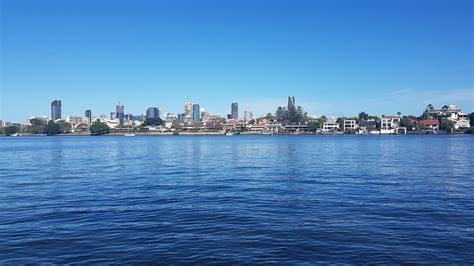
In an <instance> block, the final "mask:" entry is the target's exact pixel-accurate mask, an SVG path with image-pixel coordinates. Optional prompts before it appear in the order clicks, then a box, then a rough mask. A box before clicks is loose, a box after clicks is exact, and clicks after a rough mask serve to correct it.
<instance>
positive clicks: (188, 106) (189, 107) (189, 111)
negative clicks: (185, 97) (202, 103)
mask: <svg viewBox="0 0 474 266" xmlns="http://www.w3.org/2000/svg"><path fill="white" fill-rule="evenodd" d="M184 115H185V116H186V115H189V116H193V104H192V103H184Z"/></svg>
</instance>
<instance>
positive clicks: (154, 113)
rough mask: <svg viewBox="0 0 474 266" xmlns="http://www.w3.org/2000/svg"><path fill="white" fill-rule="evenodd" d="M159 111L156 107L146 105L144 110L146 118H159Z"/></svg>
mask: <svg viewBox="0 0 474 266" xmlns="http://www.w3.org/2000/svg"><path fill="white" fill-rule="evenodd" d="M159 117H160V111H159V110H158V108H156V107H148V109H147V110H146V118H159Z"/></svg>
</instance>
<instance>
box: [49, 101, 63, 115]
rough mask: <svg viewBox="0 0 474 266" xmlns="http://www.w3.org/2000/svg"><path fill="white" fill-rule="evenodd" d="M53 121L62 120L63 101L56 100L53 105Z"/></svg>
mask: <svg viewBox="0 0 474 266" xmlns="http://www.w3.org/2000/svg"><path fill="white" fill-rule="evenodd" d="M51 119H52V120H58V119H61V101H60V100H54V101H53V102H52V103H51Z"/></svg>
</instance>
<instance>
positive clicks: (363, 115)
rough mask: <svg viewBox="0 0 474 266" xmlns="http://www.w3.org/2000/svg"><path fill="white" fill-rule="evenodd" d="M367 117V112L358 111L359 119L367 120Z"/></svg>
mask: <svg viewBox="0 0 474 266" xmlns="http://www.w3.org/2000/svg"><path fill="white" fill-rule="evenodd" d="M368 119H369V114H367V113H366V112H360V113H359V121H361V120H368Z"/></svg>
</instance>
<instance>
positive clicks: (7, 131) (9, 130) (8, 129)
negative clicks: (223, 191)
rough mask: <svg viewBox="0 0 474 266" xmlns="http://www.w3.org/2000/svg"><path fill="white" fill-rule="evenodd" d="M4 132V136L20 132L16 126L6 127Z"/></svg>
mask: <svg viewBox="0 0 474 266" xmlns="http://www.w3.org/2000/svg"><path fill="white" fill-rule="evenodd" d="M4 131H5V135H7V136H11V135H13V134H15V133H18V131H20V129H19V128H18V127H17V126H9V127H6V128H5V129H4Z"/></svg>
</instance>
